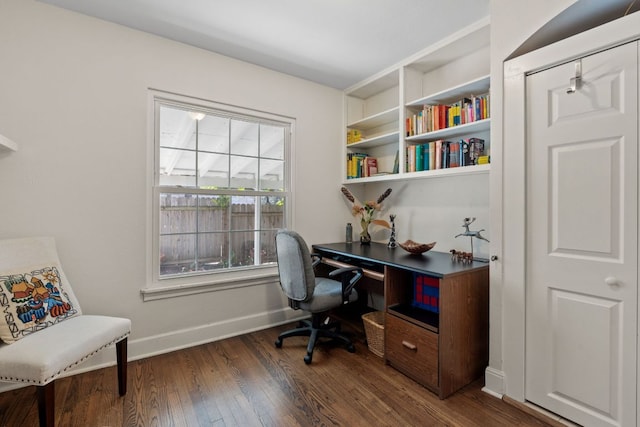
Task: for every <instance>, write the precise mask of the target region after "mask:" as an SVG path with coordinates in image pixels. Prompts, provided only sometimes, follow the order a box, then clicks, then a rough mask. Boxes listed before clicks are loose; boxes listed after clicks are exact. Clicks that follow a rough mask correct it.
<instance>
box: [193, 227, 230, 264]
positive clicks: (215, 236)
mask: <svg viewBox="0 0 640 427" xmlns="http://www.w3.org/2000/svg"><path fill="white" fill-rule="evenodd" d="M228 266H229V233H206V234H200V236H199V240H198V267H199V269H200V270H217V269H220V268H226V267H228Z"/></svg>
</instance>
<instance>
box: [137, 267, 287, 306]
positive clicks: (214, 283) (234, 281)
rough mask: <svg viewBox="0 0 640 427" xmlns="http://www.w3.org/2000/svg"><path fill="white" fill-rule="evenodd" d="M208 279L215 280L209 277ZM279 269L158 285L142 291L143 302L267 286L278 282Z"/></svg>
mask: <svg viewBox="0 0 640 427" xmlns="http://www.w3.org/2000/svg"><path fill="white" fill-rule="evenodd" d="M207 279H213V278H211V277H208V278H207ZM278 280H279V278H278V269H277V267H276V268H269V269H265V270H262V271H260V273H258V274H253V275H249V274H247V275H246V276H243V277H237V276H234V277H229V276H226V277H224V278H222V279H218V280H205V281H202V282H198V283H180V284H169V285H161V284H159V285H157V286H155V287H147V288H144V289H141V290H140V294H142V300H143V301H144V302H146V301H155V300H159V299H165V298H175V297H181V296H186V295H195V294H201V293H205V292H217V291H225V290H228V289H238V288H246V287H250V286H260V285H267V284H271V283H274V282H276V283H277V282H278Z"/></svg>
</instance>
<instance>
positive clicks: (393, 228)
mask: <svg viewBox="0 0 640 427" xmlns="http://www.w3.org/2000/svg"><path fill="white" fill-rule="evenodd" d="M395 220H396V215H395V214H391V215H389V222H391V236H389V243H387V247H388V248H391V249H393V248H395V247H396V246H398V245H397V244H396V223H395Z"/></svg>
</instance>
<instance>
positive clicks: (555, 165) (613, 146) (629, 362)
mask: <svg viewBox="0 0 640 427" xmlns="http://www.w3.org/2000/svg"><path fill="white" fill-rule="evenodd" d="M637 56H638V54H637V47H636V44H635V43H631V44H627V45H623V46H619V47H616V48H614V49H610V50H607V51H605V52H601V53H598V54H595V55H592V56H588V57H585V58H583V59H582V60H581V67H582V81H581V85H580V86H579V88H578V90H576V91H575V92H574V93H568V92H567V88H568V87H569V79H570V78H571V77H574V76H575V70H576V67H575V65H574V63H569V64H564V65H559V66H557V67H554V68H551V69H548V70H545V71H542V72H539V73H536V74H533V75H530V76H527V78H526V89H527V104H526V108H527V142H526V144H527V151H526V156H527V171H526V176H527V195H526V200H527V208H526V209H527V211H526V212H527V244H526V250H527V258H526V281H527V282H526V340H525V345H526V349H525V355H526V362H525V364H526V367H525V375H526V378H525V396H526V399H527V400H529V401H531V402H533V403H536V404H538V405H540V406H542V407H544V408H546V409H548V410H550V411H553V412H556V413H558V414H560V415H561V416H563V417H565V418H568V419H570V420H573V421H575V422H577V423H580V424H584V425H590V426H592V425H593V426H599V425H602V426H616V425H634V424H635V399H636V392H635V384H636V332H637V279H638V273H637V268H638V261H637V259H638V252H637V251H638V248H637V245H638V226H637V222H638V208H637V205H638V195H637V191H638V172H637V169H638V167H637V164H638V149H637V142H638V141H637V138H638V137H637V129H638V115H637V114H638V112H637V94H638V80H637V68H638V67H637ZM507 143H508V141H507Z"/></svg>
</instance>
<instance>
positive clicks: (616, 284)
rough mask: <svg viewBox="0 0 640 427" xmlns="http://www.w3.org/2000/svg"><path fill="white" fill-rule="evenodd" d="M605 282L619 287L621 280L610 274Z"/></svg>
mask: <svg viewBox="0 0 640 427" xmlns="http://www.w3.org/2000/svg"><path fill="white" fill-rule="evenodd" d="M604 283H606V284H607V285H608V286H610V287H612V288H613V287H618V286H620V282H619V281H618V279H616V278H615V277H613V276H609V277H607V278H605V279H604Z"/></svg>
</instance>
